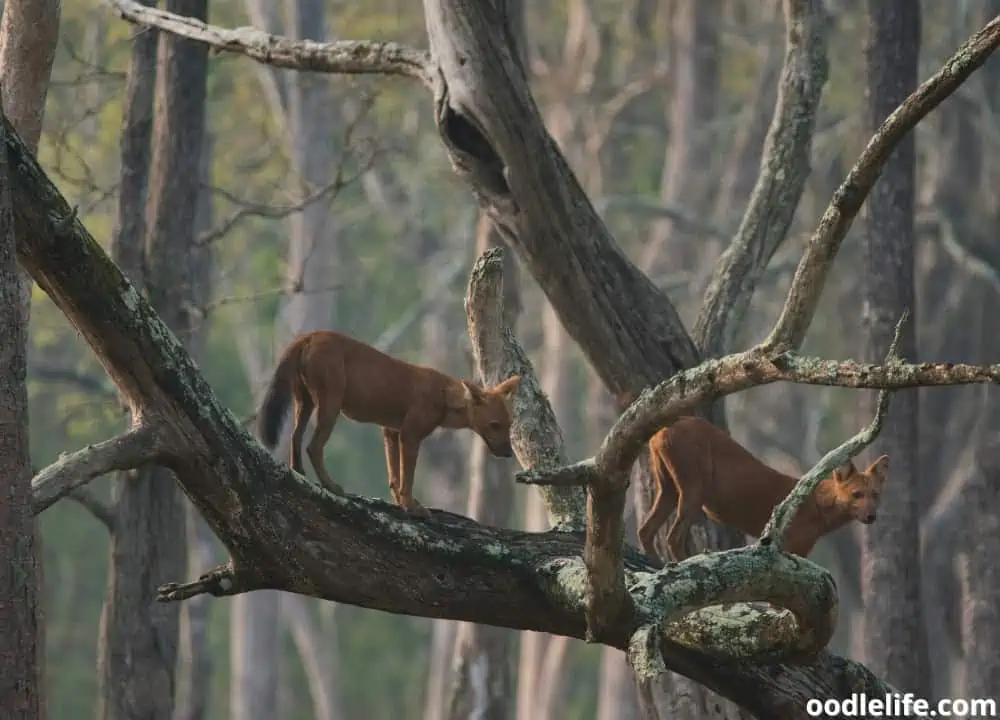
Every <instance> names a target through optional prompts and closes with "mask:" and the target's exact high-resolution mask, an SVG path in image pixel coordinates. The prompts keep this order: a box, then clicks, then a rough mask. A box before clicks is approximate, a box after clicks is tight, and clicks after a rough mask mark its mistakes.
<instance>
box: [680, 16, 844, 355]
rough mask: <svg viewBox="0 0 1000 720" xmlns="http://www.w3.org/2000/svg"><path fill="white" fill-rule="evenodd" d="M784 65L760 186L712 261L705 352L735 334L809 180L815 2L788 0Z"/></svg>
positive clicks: (819, 66)
mask: <svg viewBox="0 0 1000 720" xmlns="http://www.w3.org/2000/svg"><path fill="white" fill-rule="evenodd" d="M784 12H785V64H784V68H783V69H782V72H781V80H780V81H779V84H778V101H777V104H776V106H775V109H774V116H773V118H772V120H771V128H770V130H769V131H768V133H767V138H766V139H765V141H764V149H763V152H762V154H761V161H760V172H759V174H758V176H757V184H756V186H755V187H754V189H753V194H752V195H751V196H750V203H749V205H748V206H747V209H746V212H745V213H744V215H743V220H742V222H741V223H740V227H739V230H737V232H736V237H734V238H733V241H732V243H731V244H730V245H729V247H728V248H727V249H726V251H725V252H724V253H723V254H722V256H721V257H720V258H719V261H718V262H717V263H716V266H715V271H714V273H713V275H712V280H711V282H710V283H709V286H708V289H707V290H706V291H705V300H704V303H703V304H702V309H701V313H700V314H699V316H698V320H697V322H696V323H695V327H694V337H695V342H697V343H698V348H699V350H700V351H701V353H702V356H703V357H719V356H721V355H724V354H726V353H727V352H730V351H731V350H732V347H733V343H732V337H733V334H734V332H735V331H736V329H737V328H738V327H740V325H741V324H742V322H743V317H744V315H745V314H746V310H747V308H748V307H749V305H750V300H751V299H752V298H753V293H754V290H755V289H756V287H757V284H758V283H759V282H760V279H761V277H762V276H763V274H764V271H765V270H766V268H767V266H768V263H770V262H771V258H772V257H774V253H775V252H777V250H778V248H779V247H780V246H781V244H782V243H783V242H784V241H785V238H786V237H787V236H788V229H789V228H790V227H791V225H792V219H793V217H794V216H795V211H796V210H797V209H798V207H799V199H800V198H801V197H802V192H803V191H804V190H805V186H806V180H808V178H809V170H810V167H809V155H810V152H811V149H812V138H813V129H814V128H815V125H816V111H817V109H818V108H819V103H820V98H821V97H822V95H823V86H824V85H825V84H826V78H827V74H828V63H827V57H826V46H827V42H826V37H827V34H828V24H829V21H828V17H827V13H826V10H825V9H824V8H823V3H822V2H821V1H820V0H785V2H784Z"/></svg>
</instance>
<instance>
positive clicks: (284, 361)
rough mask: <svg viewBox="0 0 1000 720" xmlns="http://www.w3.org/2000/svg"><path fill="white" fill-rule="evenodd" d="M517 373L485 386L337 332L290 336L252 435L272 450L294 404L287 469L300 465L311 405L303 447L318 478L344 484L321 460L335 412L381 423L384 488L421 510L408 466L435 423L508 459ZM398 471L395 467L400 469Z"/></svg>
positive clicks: (410, 508)
mask: <svg viewBox="0 0 1000 720" xmlns="http://www.w3.org/2000/svg"><path fill="white" fill-rule="evenodd" d="M519 382H520V377H519V376H516V375H515V376H514V377H511V378H508V379H507V380H505V381H504V382H502V383H500V384H499V385H497V386H496V387H492V388H484V387H481V386H479V385H476V384H475V383H471V382H466V381H465V380H460V379H457V378H453V377H451V376H449V375H445V374H444V373H441V372H438V371H437V370H434V369H433V368H429V367H424V366H422V365H413V364H411V363H408V362H405V361H403V360H399V359H397V358H394V357H391V356H389V355H386V354H385V353H383V352H381V351H379V350H376V349H375V348H373V347H372V346H371V345H368V344H366V343H363V342H361V341H359V340H355V339H354V338H351V337H348V336H347V335H342V334H340V333H337V332H331V331H326V330H320V331H316V332H310V333H306V334H303V335H299V336H298V337H296V338H295V339H294V340H292V342H291V343H290V344H289V346H288V347H287V348H286V349H285V352H284V353H283V354H282V356H281V359H280V360H279V361H278V367H277V368H276V369H275V371H274V376H273V377H272V378H271V384H270V386H269V387H268V389H267V394H266V395H265V396H264V402H263V403H262V405H261V409H260V413H259V415H258V419H257V434H258V435H259V437H260V438H261V441H262V442H263V443H264V445H265V446H266V447H267V448H268V449H274V447H275V445H277V442H278V432H279V431H280V429H281V423H282V421H283V420H284V417H285V412H286V411H287V409H288V406H289V404H291V403H292V402H293V401H294V404H295V425H294V428H293V430H292V450H291V465H292V468H293V469H294V470H295V471H296V472H298V473H300V474H302V475H305V471H304V469H303V467H302V437H303V435H304V434H305V431H306V425H307V424H308V422H309V418H310V417H311V416H312V413H313V410H314V409H315V410H316V429H315V431H314V432H313V436H312V439H311V440H310V441H309V445H308V446H307V447H306V453H308V455H309V460H310V462H311V463H312V466H313V469H314V470H315V471H316V475H317V476H318V477H319V479H320V481H321V482H322V483H323V484H324V485H326V486H327V487H328V488H329V489H330V490H331V491H333V492H335V493H337V494H338V495H343V494H344V490H343V488H341V486H340V485H338V484H337V483H335V482H334V481H333V478H331V477H330V474H329V473H328V472H327V471H326V465H325V464H324V463H323V447H324V446H325V445H326V443H327V441H328V440H329V439H330V435H331V433H332V432H333V428H334V426H335V425H336V424H337V418H339V417H340V415H341V414H343V415H344V416H346V417H348V418H350V419H351V420H354V421H355V422H359V423H366V424H375V425H380V426H381V427H382V438H383V441H384V443H385V462H386V466H387V468H388V471H389V490H390V491H391V492H392V497H393V499H394V500H395V502H396V504H397V505H399V506H400V507H402V508H404V509H406V510H407V511H409V512H414V513H417V514H420V515H426V514H427V511H426V510H425V509H424V508H423V506H422V505H420V503H418V502H417V501H416V500H414V499H413V472H414V469H415V468H416V465H417V454H418V452H419V450H420V443H421V442H422V441H423V440H424V438H426V437H427V436H428V435H430V434H431V433H432V432H434V430H436V429H437V428H439V427H440V428H448V429H462V428H469V429H471V430H473V431H474V432H475V433H476V434H477V435H479V437H481V438H482V439H483V441H484V442H485V443H486V446H487V447H488V448H489V450H490V452H491V453H492V454H493V455H494V456H496V457H511V456H512V455H513V454H514V450H513V448H512V447H511V444H510V425H511V414H510V401H511V398H512V397H513V396H514V392H515V391H516V390H517V386H518V383H519ZM400 471H402V472H400Z"/></svg>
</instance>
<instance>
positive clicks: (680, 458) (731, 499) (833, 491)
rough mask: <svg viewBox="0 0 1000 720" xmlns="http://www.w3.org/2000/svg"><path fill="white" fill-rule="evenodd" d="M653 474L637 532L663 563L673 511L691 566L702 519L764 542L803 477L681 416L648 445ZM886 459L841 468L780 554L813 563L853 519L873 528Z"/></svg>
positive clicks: (677, 548) (809, 503) (670, 544)
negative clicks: (821, 544) (822, 542)
mask: <svg viewBox="0 0 1000 720" xmlns="http://www.w3.org/2000/svg"><path fill="white" fill-rule="evenodd" d="M648 451H649V462H650V469H651V471H652V474H653V477H654V479H655V481H656V499H655V500H654V501H653V505H652V507H651V508H650V511H649V514H648V515H647V516H646V519H645V520H644V521H643V523H642V525H641V526H640V528H639V532H638V535H639V544H640V545H641V546H642V549H643V550H644V551H645V553H646V554H647V555H649V556H650V557H651V558H653V559H655V560H660V558H659V556H658V555H657V553H656V551H655V549H654V548H653V538H654V537H655V536H656V533H657V532H658V531H659V530H660V528H661V527H662V526H663V525H664V524H665V523H666V521H667V518H668V517H669V516H670V512H671V511H672V510H673V509H674V508H675V507H676V508H677V517H676V518H675V519H674V522H673V524H672V526H671V528H670V531H669V533H668V536H667V548H668V552H669V553H670V555H671V556H672V559H673V560H674V561H678V562H679V561H681V560H684V559H686V558H687V557H688V556H689V555H688V553H687V551H686V547H685V544H686V540H687V535H688V531H689V530H690V527H691V523H692V522H693V521H694V520H695V519H696V518H697V517H699V515H700V514H701V513H704V514H705V515H707V516H708V517H709V518H711V519H712V520H714V521H715V522H718V523H721V524H723V525H726V526H728V527H731V528H735V529H736V530H739V531H741V532H743V533H745V534H747V535H750V536H752V537H759V536H760V534H761V532H763V530H764V526H765V525H766V524H767V521H768V519H769V518H770V516H771V511H772V510H773V509H774V507H775V505H777V504H778V503H779V502H781V501H782V500H784V499H785V497H787V496H788V494H789V493H790V492H791V490H792V488H793V487H795V484H796V483H797V482H798V478H796V477H793V476H791V475H786V474H785V473H782V472H779V471H777V470H775V469H774V468H772V467H770V466H768V465H765V464H764V463H763V462H761V461H760V460H758V459H757V458H756V457H755V456H754V455H753V454H752V453H751V452H750V451H749V450H747V449H746V448H744V447H743V446H742V445H740V444H739V443H738V442H736V441H735V440H733V439H732V438H731V437H730V436H729V435H727V434H726V433H725V432H723V431H722V430H720V429H719V428H717V427H716V426H715V425H712V424H711V423H710V422H708V421H707V420H702V419H701V418H696V417H682V418H679V419H678V420H677V421H675V422H674V423H673V424H671V425H668V426H667V427H665V428H663V429H661V430H660V431H659V432H657V433H656V434H655V435H654V436H653V437H652V438H651V439H650V441H649V445H648ZM888 469H889V457H888V456H887V455H882V456H881V457H879V458H878V459H877V460H876V461H875V462H874V463H872V464H871V465H870V466H869V467H868V469H867V470H864V471H859V470H858V469H857V468H855V467H854V463H853V461H848V462H847V463H845V464H843V465H842V466H840V467H838V468H836V469H835V470H834V471H833V472H832V473H831V474H830V475H829V476H828V477H826V478H824V479H823V480H822V481H821V482H820V484H819V485H818V486H817V487H816V490H815V491H814V492H813V494H812V495H811V496H810V497H809V498H808V499H807V500H806V502H805V504H804V505H803V506H802V507H801V509H800V510H799V512H798V513H797V514H796V516H795V517H794V518H793V519H792V523H791V525H790V526H789V527H788V531H787V533H786V535H785V538H784V542H783V547H782V549H783V550H785V551H786V552H788V553H792V554H795V555H800V556H802V557H808V555H809V553H810V552H812V549H813V547H814V546H815V545H816V542H817V541H818V540H819V539H820V538H821V537H822V536H824V535H826V534H828V533H831V532H833V531H834V530H837V529H838V528H840V527H843V526H844V525H846V524H847V523H849V522H851V521H852V520H858V521H859V522H862V523H865V524H870V523H872V522H874V521H875V517H876V515H877V512H878V507H879V502H880V500H881V495H882V489H883V487H884V485H885V481H886V479H887V476H888Z"/></svg>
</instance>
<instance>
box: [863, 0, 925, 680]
mask: <svg viewBox="0 0 1000 720" xmlns="http://www.w3.org/2000/svg"><path fill="white" fill-rule="evenodd" d="M868 22H869V28H868V38H867V41H866V45H865V66H866V72H867V80H866V83H867V86H866V96H867V97H866V100H867V115H868V117H867V122H866V127H865V131H866V132H874V131H875V130H876V128H877V127H878V125H879V124H880V123H881V122H882V120H884V119H885V118H886V117H887V116H888V115H889V113H890V112H892V110H893V109H895V108H896V106H897V105H899V103H901V102H902V101H903V100H904V99H905V98H906V96H907V95H908V94H909V93H910V92H911V91H912V90H913V89H914V88H916V85H917V72H918V60H919V52H920V31H921V27H920V26H921V18H920V4H919V3H914V2H910V0H879V1H878V2H876V1H875V0H869V2H868ZM914 165H915V143H914V136H913V134H909V135H907V136H906V137H905V138H904V139H903V140H902V141H901V142H900V143H899V145H898V146H897V147H896V150H895V152H894V153H893V155H892V157H890V158H889V161H888V162H887V163H886V165H885V169H884V170H883V172H882V176H881V177H880V178H879V180H878V181H877V182H876V183H875V186H874V187H873V188H872V191H871V194H870V195H869V197H868V202H867V204H866V208H865V210H866V211H865V213H864V215H863V218H862V222H863V223H864V227H865V229H866V231H867V235H868V238H867V252H866V269H865V270H866V283H865V290H864V303H865V308H864V311H863V322H864V324H865V326H866V327H867V330H868V333H867V340H866V343H865V348H864V358H865V360H871V361H874V360H875V359H876V358H883V357H885V354H886V352H887V351H888V348H889V343H890V342H891V340H892V336H893V330H894V327H895V325H896V323H897V321H898V320H899V316H900V313H901V312H902V311H903V309H904V308H906V309H908V310H909V311H910V312H911V313H914V312H915V310H916V308H915V307H914V287H913V243H914V226H913V212H914V173H915V168H914ZM915 324H916V322H915V318H913V317H912V316H911V320H910V321H909V322H908V323H907V326H906V328H905V329H904V332H903V336H902V338H901V342H900V347H899V352H900V354H901V355H902V356H903V357H904V358H906V359H907V360H908V361H909V362H914V361H916V340H915V337H914V332H913V330H912V328H913V327H914V326H915ZM874 400H875V393H866V394H865V401H864V402H863V403H862V405H865V406H866V410H865V412H866V413H869V414H870V413H872V412H873V411H874V407H873V403H874ZM917 417H918V401H917V393H916V392H915V391H906V390H904V391H901V392H898V393H896V394H895V395H894V397H893V400H892V406H891V408H890V411H889V415H888V417H887V418H886V422H885V425H884V429H883V431H882V434H881V436H880V437H879V438H878V440H876V442H875V443H873V445H872V447H871V453H872V457H875V456H877V455H881V454H882V453H888V454H889V457H890V458H891V459H890V463H891V467H892V470H891V473H890V474H891V477H890V480H889V482H888V484H887V486H886V489H885V493H884V499H883V501H882V503H881V507H880V513H879V516H878V519H877V521H876V522H875V524H874V525H871V526H869V527H867V528H866V529H865V531H864V533H863V538H864V539H863V551H862V552H863V558H862V573H861V590H862V598H863V604H864V608H865V613H864V624H865V630H864V637H865V655H866V660H867V663H868V665H869V667H870V668H871V669H872V671H873V672H875V673H876V674H877V675H880V676H882V677H884V678H886V680H887V681H889V682H891V683H892V684H893V685H895V686H896V687H898V688H899V689H901V690H902V691H904V692H914V693H917V694H918V695H922V696H927V695H928V694H929V691H930V686H931V679H930V664H929V658H928V648H927V634H926V628H925V626H924V614H923V608H922V602H921V596H920V591H921V583H920V562H919V551H918V548H919V546H920V536H919V531H918V521H919V515H918V509H917V504H916V494H917V488H918V487H919V482H918V478H919V475H920V467H919V463H918V462H917Z"/></svg>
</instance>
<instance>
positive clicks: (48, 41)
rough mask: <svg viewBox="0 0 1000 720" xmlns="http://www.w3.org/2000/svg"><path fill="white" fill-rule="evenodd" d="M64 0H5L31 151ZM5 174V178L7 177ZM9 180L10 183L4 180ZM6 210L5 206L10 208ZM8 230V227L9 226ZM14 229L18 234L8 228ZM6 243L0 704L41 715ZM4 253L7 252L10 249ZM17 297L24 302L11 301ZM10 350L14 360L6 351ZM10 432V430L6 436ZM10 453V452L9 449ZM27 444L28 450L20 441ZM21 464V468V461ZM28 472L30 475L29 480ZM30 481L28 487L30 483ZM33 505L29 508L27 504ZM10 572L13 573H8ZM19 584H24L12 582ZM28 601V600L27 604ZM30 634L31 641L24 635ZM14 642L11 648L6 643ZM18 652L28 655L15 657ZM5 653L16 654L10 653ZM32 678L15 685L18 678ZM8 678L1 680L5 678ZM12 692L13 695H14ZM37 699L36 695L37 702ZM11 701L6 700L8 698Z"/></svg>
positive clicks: (5, 69)
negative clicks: (8, 626)
mask: <svg viewBox="0 0 1000 720" xmlns="http://www.w3.org/2000/svg"><path fill="white" fill-rule="evenodd" d="M61 9H62V4H61V0H31V1H30V2H29V0H7V1H6V2H4V3H3V9H2V12H3V17H2V18H0V108H2V109H3V112H4V114H5V115H6V116H7V118H8V119H9V120H10V123H11V125H12V126H13V127H14V130H15V131H16V132H17V134H18V135H19V136H20V138H21V140H22V141H23V142H24V144H25V146H26V147H27V148H28V149H29V150H31V151H32V152H33V153H34V152H37V150H38V142H39V140H40V138H41V135H42V121H43V119H44V117H45V99H46V97H48V91H49V81H50V78H51V75H52V63H53V62H54V60H55V54H56V44H57V42H58V40H59V22H60V17H61ZM4 177H6V175H4ZM4 184H5V185H6V181H4ZM5 207H6V206H5ZM5 232H8V231H5ZM9 232H11V233H12V232H13V230H12V229H11V230H10V231H9ZM6 240H10V241H11V244H10V245H8V246H7V247H8V248H9V251H10V252H11V253H12V255H11V259H10V262H11V263H12V265H11V267H10V269H12V270H13V273H14V274H13V276H11V275H8V274H7V270H8V269H7V268H6V267H5V271H4V279H3V284H4V287H5V288H6V290H5V292H10V293H13V295H12V296H11V297H6V296H5V297H4V298H3V299H4V301H5V302H4V303H2V304H0V312H2V313H3V314H4V315H5V316H6V317H5V322H6V326H5V327H3V329H2V330H0V345H2V347H3V350H0V353H3V356H0V369H2V371H3V372H4V378H3V381H0V387H2V388H3V390H2V392H3V395H4V399H3V400H2V401H0V402H2V408H3V409H0V413H2V416H0V425H2V426H5V427H0V433H3V434H4V435H5V437H4V440H3V443H4V453H3V458H4V460H3V461H0V462H2V463H3V465H4V468H3V470H4V471H5V472H3V474H2V476H0V477H3V478H5V480H3V481H0V483H4V484H6V483H8V482H9V483H10V485H9V490H8V492H9V493H10V494H9V495H6V496H5V497H8V498H9V501H8V502H9V505H8V506H7V507H6V508H5V509H6V511H7V512H8V513H10V515H9V517H5V518H3V519H2V529H0V533H2V534H3V547H4V548H7V550H5V551H0V563H3V568H4V570H3V571H0V587H2V588H3V589H4V590H7V589H9V590H10V592H11V595H6V593H5V596H6V597H17V598H18V601H17V602H16V603H13V604H12V605H11V607H10V608H9V609H10V612H11V615H10V616H9V618H8V617H6V616H5V617H4V618H3V619H4V620H8V619H9V621H11V622H14V623H15V628H14V629H12V633H11V634H9V635H8V634H7V633H6V632H5V633H4V636H5V639H4V640H3V641H0V642H3V643H5V645H4V646H0V656H2V657H5V658H7V660H9V661H10V663H9V664H8V663H7V662H5V663H4V667H3V668H0V670H2V674H0V677H2V678H3V679H4V680H5V681H6V680H10V681H13V682H14V683H15V685H14V686H13V687H12V688H11V690H9V691H8V690H6V689H5V690H3V691H2V692H0V707H3V708H8V707H9V708H11V712H22V713H25V714H21V715H18V717H31V718H40V719H41V718H44V717H45V715H46V713H45V701H44V677H45V670H44V664H45V660H44V658H45V614H44V608H43V607H42V602H41V598H42V597H43V596H44V591H43V588H44V584H45V578H44V573H43V572H42V564H41V558H42V539H41V535H40V533H39V532H38V523H37V522H36V521H35V520H34V519H32V518H31V517H28V518H27V519H26V520H25V519H24V518H22V517H21V516H20V513H22V512H24V510H25V507H21V506H19V503H20V502H22V501H24V496H23V495H22V493H24V492H28V493H30V482H31V479H30V477H31V455H30V448H29V446H28V430H29V421H28V405H27V395H26V393H27V388H26V386H25V385H24V383H25V379H24V376H23V374H22V367H23V363H24V362H26V360H25V358H26V356H27V342H28V334H27V333H28V331H27V328H28V323H29V320H30V317H31V285H32V283H31V278H30V277H29V275H28V274H27V273H26V272H24V270H23V269H22V268H21V267H20V265H19V264H18V263H17V259H16V257H14V256H13V252H14V248H13V244H12V243H13V235H9V237H5V238H4V241H0V242H5V241H6ZM5 252H6V251H5ZM9 302H16V303H17V304H18V306H19V307H17V308H15V307H14V306H13V305H9V304H7V303H9ZM8 353H9V357H8V356H7V354H8ZM7 433H10V434H9V435H7ZM8 443H9V450H10V453H9V454H8V453H7V452H6V450H7V449H8V445H7V444H8ZM22 443H23V447H21V444H22ZM22 463H23V466H22ZM24 473H27V474H28V479H27V480H25V478H24ZM25 483H27V485H25ZM29 510H30V508H29ZM7 572H13V575H12V576H8V575H7V574H6V573H7ZM12 582H14V583H17V585H18V586H19V587H15V586H13V585H12V584H11V583H12ZM22 603H23V604H22ZM26 631H30V632H31V633H32V635H33V637H31V638H30V639H29V638H28V637H27V636H26V635H25V634H24V633H25V632H26ZM8 642H9V643H10V644H9V645H7V644H6V643H8ZM18 652H23V654H22V655H20V656H18V655H17V653H18ZM8 653H15V655H14V657H9V656H8ZM18 681H21V682H22V683H25V682H26V683H27V685H21V686H20V690H18V689H17V688H18V686H17V684H16V683H17V682H18ZM2 682H3V681H0V683H2ZM11 692H13V695H11V694H10V693H11ZM32 696H34V699H32ZM8 701H9V702H8Z"/></svg>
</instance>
